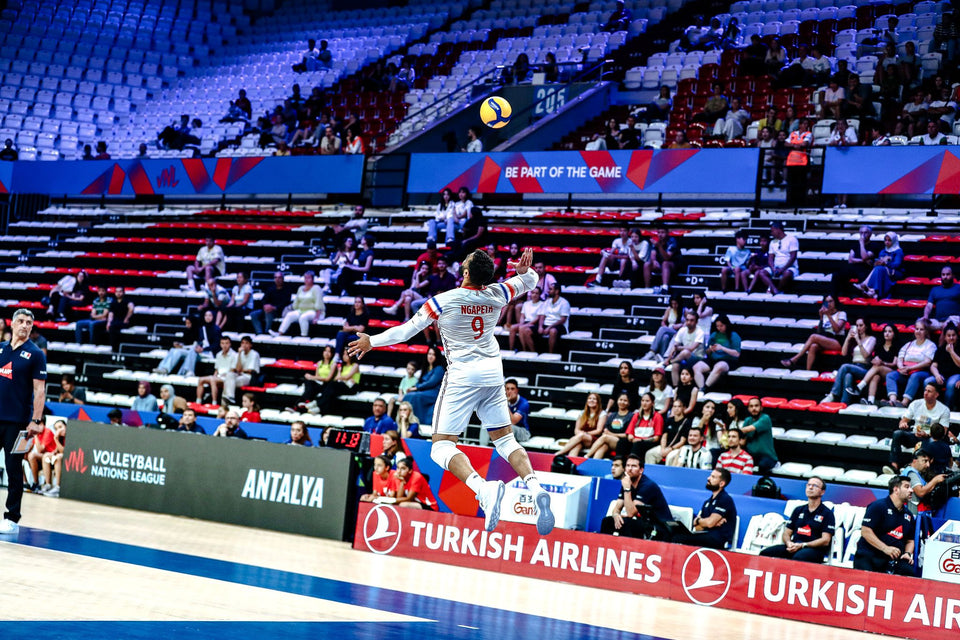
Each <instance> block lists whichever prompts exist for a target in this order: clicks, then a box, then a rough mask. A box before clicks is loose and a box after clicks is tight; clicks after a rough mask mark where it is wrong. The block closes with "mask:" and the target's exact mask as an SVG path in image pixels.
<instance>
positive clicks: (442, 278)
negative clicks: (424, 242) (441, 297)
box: [410, 256, 457, 314]
mask: <svg viewBox="0 0 960 640" xmlns="http://www.w3.org/2000/svg"><path fill="white" fill-rule="evenodd" d="M428 280H429V282H430V284H429V286H428V287H427V293H426V295H425V296H424V298H423V299H422V300H414V301H413V302H412V303H411V304H410V310H411V311H412V312H413V313H414V314H415V313H417V311H419V310H420V307H422V306H423V305H425V304H426V303H427V301H429V300H430V298H432V297H433V296H435V295H437V294H438V293H443V292H444V291H449V290H450V289H453V288H454V287H456V286H457V277H456V276H455V275H453V274H452V273H450V272H449V271H448V270H447V259H446V258H444V257H442V256H441V257H438V258H437V264H436V267H435V269H434V273H433V274H431V275H430V277H429V278H428Z"/></svg>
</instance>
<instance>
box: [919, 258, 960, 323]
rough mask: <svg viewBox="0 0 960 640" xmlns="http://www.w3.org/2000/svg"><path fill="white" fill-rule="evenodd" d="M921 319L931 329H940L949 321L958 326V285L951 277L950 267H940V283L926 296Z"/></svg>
mask: <svg viewBox="0 0 960 640" xmlns="http://www.w3.org/2000/svg"><path fill="white" fill-rule="evenodd" d="M923 320H924V321H926V322H927V324H928V325H929V326H930V328H931V329H942V328H943V327H945V326H946V325H947V324H950V323H953V324H954V325H957V326H960V285H958V284H957V283H956V282H955V281H954V279H953V268H952V267H950V266H944V267H943V268H941V269H940V284H939V285H937V286H936V287H934V288H932V289H931V290H930V295H929V296H927V304H926V306H925V307H924V308H923Z"/></svg>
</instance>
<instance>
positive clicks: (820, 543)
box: [760, 476, 836, 564]
mask: <svg viewBox="0 0 960 640" xmlns="http://www.w3.org/2000/svg"><path fill="white" fill-rule="evenodd" d="M826 490H827V484H826V483H825V482H824V481H823V479H822V478H820V477H819V476H810V477H809V478H807V487H806V494H807V504H801V505H800V506H798V507H797V508H796V509H794V510H793V513H791V514H790V522H789V524H787V526H786V528H785V529H784V530H783V544H778V545H774V546H772V547H767V548H766V549H763V550H762V551H760V555H762V556H766V557H768V558H788V559H790V560H797V561H799V562H812V563H815V564H822V563H823V560H824V558H826V557H827V554H828V553H829V552H830V546H831V544H832V542H833V536H834V534H835V533H836V520H835V519H834V517H833V511H832V510H831V509H830V508H829V507H827V505H825V504H823V494H824V493H825V492H826Z"/></svg>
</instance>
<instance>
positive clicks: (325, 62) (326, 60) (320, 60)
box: [317, 40, 333, 69]
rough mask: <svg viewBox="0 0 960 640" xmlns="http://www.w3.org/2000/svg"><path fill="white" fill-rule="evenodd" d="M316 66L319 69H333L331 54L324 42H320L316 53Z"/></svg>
mask: <svg viewBox="0 0 960 640" xmlns="http://www.w3.org/2000/svg"><path fill="white" fill-rule="evenodd" d="M317 65H318V67H319V68H320V69H332V68H333V53H332V52H331V51H330V48H329V44H328V43H327V41H326V40H321V41H320V50H319V51H317Z"/></svg>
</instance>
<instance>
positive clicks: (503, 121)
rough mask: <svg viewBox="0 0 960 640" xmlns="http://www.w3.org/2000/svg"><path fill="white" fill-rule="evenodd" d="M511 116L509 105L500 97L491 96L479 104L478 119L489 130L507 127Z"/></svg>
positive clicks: (511, 109)
mask: <svg viewBox="0 0 960 640" xmlns="http://www.w3.org/2000/svg"><path fill="white" fill-rule="evenodd" d="M512 114H513V108H512V107H511V106H510V103H509V102H507V101H506V100H504V99H503V98H501V97H500V96H491V97H489V98H486V99H485V100H484V101H483V102H482V103H481V104H480V119H481V120H483V124H485V125H487V126H488V127H490V128H491V129H499V128H500V127H505V126H507V124H508V123H509V122H510V116H511V115H512Z"/></svg>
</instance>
